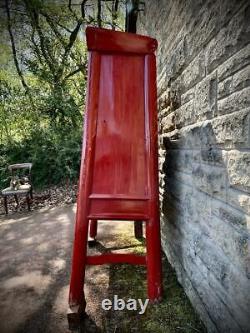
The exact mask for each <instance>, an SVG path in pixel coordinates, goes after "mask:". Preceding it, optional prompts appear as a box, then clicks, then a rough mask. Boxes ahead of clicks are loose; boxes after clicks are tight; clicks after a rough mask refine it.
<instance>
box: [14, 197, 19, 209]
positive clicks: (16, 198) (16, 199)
mask: <svg viewBox="0 0 250 333" xmlns="http://www.w3.org/2000/svg"><path fill="white" fill-rule="evenodd" d="M14 197H15V201H16V204H17V207H18V206H19V201H18V197H17V195H16V194H15V195H14Z"/></svg>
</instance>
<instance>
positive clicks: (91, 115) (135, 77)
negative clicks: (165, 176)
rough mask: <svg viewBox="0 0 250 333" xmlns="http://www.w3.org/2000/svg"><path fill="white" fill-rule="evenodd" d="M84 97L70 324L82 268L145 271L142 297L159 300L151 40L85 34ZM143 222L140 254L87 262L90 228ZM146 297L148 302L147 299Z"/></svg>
mask: <svg viewBox="0 0 250 333" xmlns="http://www.w3.org/2000/svg"><path fill="white" fill-rule="evenodd" d="M86 37H87V46H88V51H89V65H88V91H87V100H86V113H85V120H84V132H83V147H82V161H81V171H80V181H79V194H78V201H77V214H76V226H75V239H74V248H73V258H72V271H71V282H70V295H69V306H70V313H69V318H73V317H74V315H79V314H81V312H83V311H84V303H85V301H84V274H85V266H86V265H96V264H103V263H124V262H125V263H129V264H141V265H146V266H147V283H148V298H149V299H150V300H151V301H158V300H159V299H160V298H161V294H162V283H161V245H160V226H159V199H158V196H159V194H158V148H157V141H158V140H157V110H156V61H155V54H154V52H155V50H156V48H157V42H156V40H155V39H152V38H149V37H146V36H140V35H135V34H131V33H125V32H117V31H112V30H106V29H98V28H91V27H89V28H87V29H86ZM98 219H101V220H116V221H117V223H126V220H133V221H144V222H145V229H146V255H145V256H139V255H134V254H114V253H110V254H105V255H100V256H88V255H87V240H88V230H89V223H91V227H90V232H91V234H92V236H95V235H96V231H97V220H98ZM145 296H146V295H145Z"/></svg>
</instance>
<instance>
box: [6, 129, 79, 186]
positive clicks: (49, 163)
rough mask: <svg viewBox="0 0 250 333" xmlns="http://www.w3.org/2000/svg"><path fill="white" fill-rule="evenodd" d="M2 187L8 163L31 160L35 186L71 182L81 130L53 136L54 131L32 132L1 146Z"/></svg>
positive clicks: (77, 161) (74, 173) (76, 171)
mask: <svg viewBox="0 0 250 333" xmlns="http://www.w3.org/2000/svg"><path fill="white" fill-rule="evenodd" d="M0 150H1V157H0V179H1V186H9V180H10V179H9V177H8V176H9V173H8V170H7V168H6V166H7V165H9V164H12V163H16V162H20V163H22V162H32V163H33V169H32V174H33V183H34V185H35V187H36V188H41V187H44V186H48V185H54V184H58V183H61V182H65V181H74V180H75V179H76V178H77V177H78V170H79V166H80V152H81V133H80V131H75V132H73V131H72V132H71V133H69V134H68V135H67V136H62V135H61V134H59V135H55V132H54V131H53V130H51V129H50V130H46V131H42V130H41V131H33V132H32V133H31V134H30V136H29V137H28V138H26V139H23V140H21V141H13V142H12V143H9V144H8V145H0Z"/></svg>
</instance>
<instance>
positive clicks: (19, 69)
mask: <svg viewBox="0 0 250 333" xmlns="http://www.w3.org/2000/svg"><path fill="white" fill-rule="evenodd" d="M99 4H101V6H97V2H96V3H90V2H88V1H86V0H85V1H84V0H82V1H80V2H79V4H78V5H75V4H73V2H71V1H66V0H62V1H58V2H51V1H46V0H14V1H9V0H8V1H6V2H5V14H6V15H5V16H4V15H3V14H2V15H1V20H0V32H1V34H2V37H3V38H2V39H1V44H0V46H1V49H2V51H3V52H2V54H1V56H0V61H1V67H0V186H1V187H3V186H8V184H9V178H8V169H7V167H8V165H9V164H14V163H23V162H32V163H33V182H34V185H35V186H36V187H44V186H47V185H51V184H57V183H60V182H63V181H75V180H76V179H77V178H78V173H79V165H80V155H81V154H80V150H81V149H80V148H81V137H82V121H83V119H82V118H83V110H84V100H85V91H86V75H87V51H86V45H85V42H84V38H83V37H84V29H85V25H86V24H90V23H91V24H92V25H102V26H103V27H112V28H117V27H118V25H120V24H123V23H124V17H123V16H122V15H121V11H122V10H124V3H123V1H120V2H119V1H117V0H116V1H115V2H113V3H112V2H105V1H102V2H100V1H99Z"/></svg>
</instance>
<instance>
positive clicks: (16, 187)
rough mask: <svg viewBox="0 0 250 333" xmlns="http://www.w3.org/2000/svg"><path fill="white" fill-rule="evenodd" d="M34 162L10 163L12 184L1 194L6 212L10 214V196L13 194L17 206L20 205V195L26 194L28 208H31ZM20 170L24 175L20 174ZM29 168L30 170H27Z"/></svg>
mask: <svg viewBox="0 0 250 333" xmlns="http://www.w3.org/2000/svg"><path fill="white" fill-rule="evenodd" d="M31 168H32V163H20V164H12V165H9V167H8V169H9V171H10V173H11V184H10V186H9V187H7V188H5V189H4V190H2V192H1V194H2V196H3V199H4V207H5V213H6V215H7V214H8V201H7V198H8V196H11V195H13V196H14V198H15V201H16V204H17V206H19V202H18V195H25V196H26V202H27V206H28V210H30V199H33V193H32V182H31ZM20 170H22V171H23V175H21V176H20V175H18V172H20ZM26 170H28V172H27V171H26ZM25 171H26V173H25Z"/></svg>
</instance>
